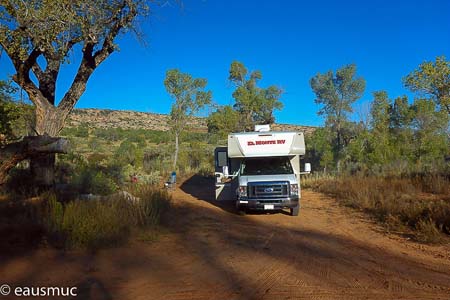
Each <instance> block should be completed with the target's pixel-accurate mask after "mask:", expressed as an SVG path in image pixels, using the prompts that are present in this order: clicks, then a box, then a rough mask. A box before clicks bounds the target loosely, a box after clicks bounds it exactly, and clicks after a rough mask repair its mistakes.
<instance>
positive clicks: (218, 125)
mask: <svg viewBox="0 0 450 300" xmlns="http://www.w3.org/2000/svg"><path fill="white" fill-rule="evenodd" d="M239 118H240V116H239V113H238V112H237V111H236V110H234V109H233V108H232V107H231V106H229V105H225V106H222V107H219V108H218V109H217V110H216V111H215V112H213V113H212V114H210V115H209V117H208V119H207V124H208V132H209V133H215V134H218V135H219V136H220V137H222V138H225V137H226V136H227V135H228V134H229V133H231V132H237V131H238V130H239V128H238V124H239Z"/></svg>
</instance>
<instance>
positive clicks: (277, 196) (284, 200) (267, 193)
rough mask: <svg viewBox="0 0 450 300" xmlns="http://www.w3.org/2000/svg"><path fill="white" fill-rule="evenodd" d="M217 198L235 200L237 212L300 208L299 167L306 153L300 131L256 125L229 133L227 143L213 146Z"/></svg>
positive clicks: (294, 211)
mask: <svg viewBox="0 0 450 300" xmlns="http://www.w3.org/2000/svg"><path fill="white" fill-rule="evenodd" d="M214 154H215V155H214V156H215V177H216V182H215V185H216V200H217V201H235V204H236V208H237V209H238V210H240V211H246V210H248V209H255V210H276V209H284V208H288V209H289V210H290V213H291V215H293V216H297V215H298V213H299V208H300V198H301V188H300V175H301V174H305V173H309V172H310V171H311V166H310V164H305V167H304V170H303V171H301V170H300V160H301V157H302V156H303V155H305V139H304V135H303V133H302V132H281V131H270V126H269V125H257V126H255V131H254V132H241V133H231V134H229V135H228V145H227V146H226V147H217V148H216V149H215V153H214Z"/></svg>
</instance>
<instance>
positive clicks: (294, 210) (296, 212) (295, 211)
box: [290, 204, 300, 217]
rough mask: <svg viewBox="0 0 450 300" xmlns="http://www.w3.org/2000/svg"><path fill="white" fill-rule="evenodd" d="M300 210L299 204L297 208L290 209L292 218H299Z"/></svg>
mask: <svg viewBox="0 0 450 300" xmlns="http://www.w3.org/2000/svg"><path fill="white" fill-rule="evenodd" d="M299 210H300V205H299V204H297V206H295V207H292V208H290V211H291V216H294V217H296V216H298V212H299Z"/></svg>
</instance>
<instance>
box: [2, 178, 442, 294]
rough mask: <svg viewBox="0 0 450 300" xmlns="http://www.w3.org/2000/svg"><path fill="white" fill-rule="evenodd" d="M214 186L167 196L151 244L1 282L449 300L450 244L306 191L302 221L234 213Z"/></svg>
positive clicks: (14, 272) (9, 266)
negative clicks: (397, 230) (391, 228)
mask: <svg viewBox="0 0 450 300" xmlns="http://www.w3.org/2000/svg"><path fill="white" fill-rule="evenodd" d="M212 185H213V182H211V181H210V180H206V179H203V178H200V177H193V178H191V179H189V180H187V181H186V182H185V183H184V184H182V185H181V186H180V188H178V189H177V190H176V191H174V192H173V198H174V204H173V208H172V210H173V213H171V218H170V219H168V220H166V221H165V224H166V225H165V227H164V228H163V234H162V235H161V236H160V237H159V240H158V241H157V242H152V243H145V242H135V243H132V244H131V245H129V246H127V247H121V248H117V249H107V250H101V251H99V252H97V253H95V254H85V253H77V252H70V253H65V254H62V253H61V252H58V251H55V250H48V249H41V250H36V251H34V252H33V253H27V254H26V255H17V256H16V257H11V258H8V259H6V260H3V261H0V284H2V283H8V284H10V285H12V286H20V285H22V286H25V285H34V286H49V285H60V286H63V285H65V286H77V287H78V292H79V296H78V297H76V298H75V299H450V246H449V245H444V246H442V245H441V246H429V245H421V244H417V243H414V242H412V241H409V240H407V238H403V237H400V236H397V235H392V234H386V233H385V232H384V231H383V230H382V228H381V227H379V226H378V225H376V224H374V223H373V222H371V221H369V220H367V218H365V217H364V216H362V215H361V214H359V213H356V212H353V211H351V210H349V209H345V208H342V207H339V206H338V205H337V204H336V203H335V201H334V200H333V199H330V198H328V197H326V196H324V195H322V194H318V193H315V192H311V191H303V199H302V208H301V210H300V215H299V216H298V217H291V216H289V215H288V214H287V213H271V214H248V215H245V216H241V215H237V214H236V213H235V212H234V210H233V208H232V206H231V205H223V204H220V203H215V202H214V201H212V198H213V192H214V191H213V189H212V188H211V186H212ZM2 299H15V298H5V297H2V296H0V300H2ZM51 299H54V298H51Z"/></svg>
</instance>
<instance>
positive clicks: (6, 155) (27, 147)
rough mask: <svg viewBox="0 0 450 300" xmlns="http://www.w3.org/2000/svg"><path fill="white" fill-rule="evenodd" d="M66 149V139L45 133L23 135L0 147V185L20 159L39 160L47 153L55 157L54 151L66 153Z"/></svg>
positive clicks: (67, 146) (46, 155)
mask: <svg viewBox="0 0 450 300" xmlns="http://www.w3.org/2000/svg"><path fill="white" fill-rule="evenodd" d="M68 149H69V143H68V141H67V140H65V139H62V138H58V137H49V136H47V135H44V136H29V137H25V138H24V139H23V140H22V141H20V142H16V143H11V144H8V145H6V146H4V147H2V148H0V185H1V184H3V183H5V181H6V177H7V175H8V172H9V170H11V169H12V168H14V167H15V166H16V165H17V164H18V163H19V162H21V161H22V160H24V159H28V158H31V159H32V160H33V158H36V159H38V160H39V159H40V158H42V157H48V155H52V156H53V157H55V153H67V152H68ZM48 163H49V162H48ZM52 170H53V169H52Z"/></svg>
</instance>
